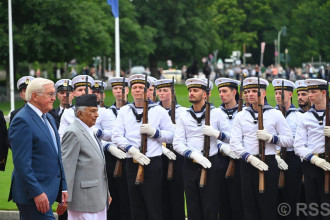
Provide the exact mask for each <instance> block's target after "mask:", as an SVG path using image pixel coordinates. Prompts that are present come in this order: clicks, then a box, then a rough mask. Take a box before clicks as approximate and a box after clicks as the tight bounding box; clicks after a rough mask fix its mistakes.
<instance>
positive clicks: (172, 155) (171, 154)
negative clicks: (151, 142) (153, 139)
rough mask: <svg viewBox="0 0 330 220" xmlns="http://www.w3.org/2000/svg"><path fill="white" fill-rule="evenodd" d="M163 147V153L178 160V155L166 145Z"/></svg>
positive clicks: (170, 158)
mask: <svg viewBox="0 0 330 220" xmlns="http://www.w3.org/2000/svg"><path fill="white" fill-rule="evenodd" d="M162 148H163V154H164V155H165V156H166V157H167V158H168V159H169V160H176V155H175V154H174V153H173V152H172V151H170V150H169V149H167V148H166V147H164V146H162Z"/></svg>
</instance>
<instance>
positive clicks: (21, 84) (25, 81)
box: [9, 76, 34, 124]
mask: <svg viewBox="0 0 330 220" xmlns="http://www.w3.org/2000/svg"><path fill="white" fill-rule="evenodd" d="M33 79H34V77H33V76H23V77H22V78H20V79H19V80H18V81H17V89H18V91H19V95H20V96H21V99H23V100H24V102H25V104H26V101H25V91H26V87H27V86H28V85H29V83H30V82H31V81H32V80H33ZM23 107H24V106H22V107H20V108H17V109H15V110H14V111H12V112H11V113H10V120H9V124H10V123H11V122H12V120H13V118H14V116H15V115H16V114H17V112H19V111H20V110H21V109H22V108H23Z"/></svg>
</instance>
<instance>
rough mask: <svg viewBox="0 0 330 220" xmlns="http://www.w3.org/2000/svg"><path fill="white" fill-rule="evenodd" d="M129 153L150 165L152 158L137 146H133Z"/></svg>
mask: <svg viewBox="0 0 330 220" xmlns="http://www.w3.org/2000/svg"><path fill="white" fill-rule="evenodd" d="M128 153H129V154H130V155H132V157H133V159H134V160H136V161H137V162H138V163H139V164H141V165H148V164H149V163H150V159H149V158H148V157H147V156H146V155H144V154H143V153H141V152H140V151H139V150H138V149H136V148H135V147H131V148H130V149H129V150H128Z"/></svg>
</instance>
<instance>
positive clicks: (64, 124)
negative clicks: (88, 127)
mask: <svg viewBox="0 0 330 220" xmlns="http://www.w3.org/2000/svg"><path fill="white" fill-rule="evenodd" d="M98 114H99V117H97V119H96V123H95V125H94V127H96V128H98V129H101V130H102V131H103V136H102V137H100V139H101V140H108V139H111V135H112V134H111V131H112V126H113V123H114V121H115V119H116V118H115V117H114V116H113V115H112V114H110V112H108V111H107V109H106V108H98ZM75 118H76V116H75V115H74V107H73V108H69V109H66V110H65V111H64V112H63V114H62V117H61V123H60V127H59V129H58V133H59V134H60V138H61V140H62V136H63V134H64V133H65V130H66V129H67V128H68V127H69V126H70V125H71V124H72V123H73V121H74V119H75Z"/></svg>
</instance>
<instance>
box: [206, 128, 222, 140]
mask: <svg viewBox="0 0 330 220" xmlns="http://www.w3.org/2000/svg"><path fill="white" fill-rule="evenodd" d="M203 134H204V135H207V136H210V137H215V138H218V137H219V135H220V131H218V130H216V129H214V128H213V127H212V126H210V125H204V126H203Z"/></svg>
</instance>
